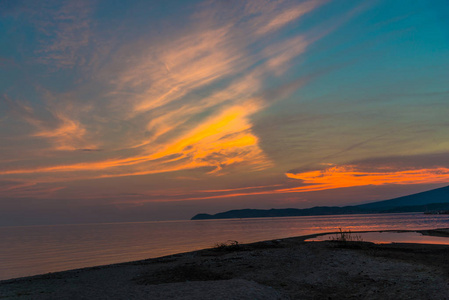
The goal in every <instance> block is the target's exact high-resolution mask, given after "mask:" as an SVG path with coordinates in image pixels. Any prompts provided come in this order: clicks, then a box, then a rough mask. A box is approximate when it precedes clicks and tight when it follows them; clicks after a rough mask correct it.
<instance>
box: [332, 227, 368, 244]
mask: <svg viewBox="0 0 449 300" xmlns="http://www.w3.org/2000/svg"><path fill="white" fill-rule="evenodd" d="M339 230H340V232H338V233H337V234H336V236H335V237H331V240H332V241H337V242H363V239H362V237H361V236H360V235H356V234H354V233H352V232H351V230H348V231H343V230H342V229H341V228H339Z"/></svg>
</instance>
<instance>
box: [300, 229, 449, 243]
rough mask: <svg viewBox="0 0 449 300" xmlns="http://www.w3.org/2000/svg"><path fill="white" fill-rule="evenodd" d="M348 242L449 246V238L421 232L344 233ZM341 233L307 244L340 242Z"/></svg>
mask: <svg viewBox="0 0 449 300" xmlns="http://www.w3.org/2000/svg"><path fill="white" fill-rule="evenodd" d="M344 234H346V235H347V237H346V238H347V240H348V241H364V242H372V243H376V244H390V243H417V244H441V245H449V237H440V236H429V235H423V234H421V233H419V232H400V231H393V232H392V231H388V232H360V233H358V232H349V233H348V232H344ZM340 237H341V234H340V233H338V234H337V233H333V234H325V235H321V236H317V237H315V238H311V239H308V240H306V241H307V242H320V241H330V240H339V239H340Z"/></svg>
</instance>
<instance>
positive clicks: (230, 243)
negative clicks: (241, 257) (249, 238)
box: [214, 240, 240, 251]
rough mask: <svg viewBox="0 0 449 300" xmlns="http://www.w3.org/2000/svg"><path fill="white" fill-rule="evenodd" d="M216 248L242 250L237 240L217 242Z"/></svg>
mask: <svg viewBox="0 0 449 300" xmlns="http://www.w3.org/2000/svg"><path fill="white" fill-rule="evenodd" d="M214 249H215V250H225V251H236V250H240V244H239V242H237V241H233V240H228V241H227V242H225V243H216V244H215V246H214Z"/></svg>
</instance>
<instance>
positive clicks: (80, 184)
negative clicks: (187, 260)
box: [0, 0, 449, 225]
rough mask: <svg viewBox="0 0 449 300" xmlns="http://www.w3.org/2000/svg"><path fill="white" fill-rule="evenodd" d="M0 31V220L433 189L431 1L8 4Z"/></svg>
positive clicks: (303, 202)
mask: <svg viewBox="0 0 449 300" xmlns="http://www.w3.org/2000/svg"><path fill="white" fill-rule="evenodd" d="M0 36H1V38H0V78H1V80H0V225H27V224H57V223H84V222H115V221H145V220H176V219H188V218H190V217H192V216H193V215H195V214H196V213H217V212H220V211H225V210H229V209H242V208H262V209H266V208H286V207H295V208H305V207H312V206H317V205H338V206H339V205H349V204H360V203H366V202H370V201H375V200H385V199H389V198H394V197H397V196H402V195H406V194H411V193H415V192H420V191H425V190H428V189H432V188H437V187H442V186H446V185H448V184H449V3H448V1H447V0H431V1H429V0H414V1H410V0H363V1H362V0H360V1H357V0H338V1H337V0H334V1H330V0H329V1H327V0H310V1H288V0H286V1H282V0H279V1H266V0H252V1H240V0H235V1H234V0H221V1H219V0H216V1H174V0H173V1H171V0H170V1H156V0H154V1H144V0H135V1H111V0H108V1H106V0H103V1H90V0H88V1H87V0H86V1H59V0H57V1H56V0H55V1H20V0H19V1H8V0H6V1H1V2H0Z"/></svg>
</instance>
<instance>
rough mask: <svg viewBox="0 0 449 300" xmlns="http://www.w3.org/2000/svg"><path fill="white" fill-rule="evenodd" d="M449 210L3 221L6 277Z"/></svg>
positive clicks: (405, 223)
mask: <svg viewBox="0 0 449 300" xmlns="http://www.w3.org/2000/svg"><path fill="white" fill-rule="evenodd" d="M448 227H449V215H424V214H376V215H341V216H313V217H289V218H257V219H228V220H198V221H190V220H186V221H167V222H139V223H109V224H83V225H53V226H26V227H0V279H9V278H16V277H22V276H29V275H36V274H43V273H48V272H56V271H63V270H69V269H75V268H82V267H89V266H96V265H104V264H111V263H119V262H126V261H133V260H140V259H146V258H152V257H159V256H164V255H169V254H174V253H180V252H186V251H192V250H198V249H203V248H210V247H213V246H214V245H215V244H216V243H221V242H226V241H228V240H237V241H238V242H239V243H249V242H256V241H263V240H270V239H279V238H286V237H294V236H300V235H307V234H313V233H322V232H333V231H337V230H338V229H339V228H342V229H344V230H351V231H365V230H366V231H368V230H394V229H397V230H401V229H403V230H413V229H434V228H448Z"/></svg>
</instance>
